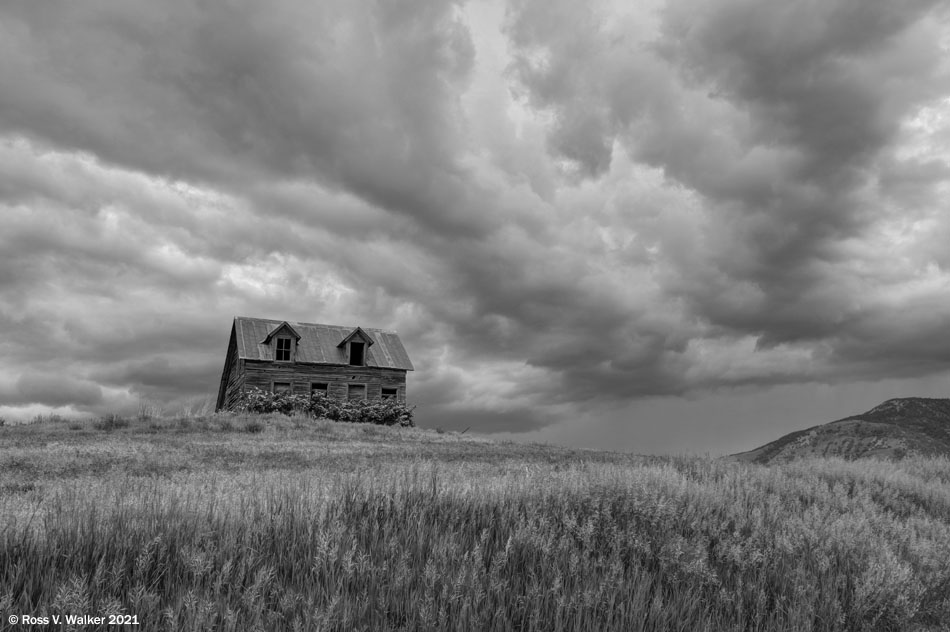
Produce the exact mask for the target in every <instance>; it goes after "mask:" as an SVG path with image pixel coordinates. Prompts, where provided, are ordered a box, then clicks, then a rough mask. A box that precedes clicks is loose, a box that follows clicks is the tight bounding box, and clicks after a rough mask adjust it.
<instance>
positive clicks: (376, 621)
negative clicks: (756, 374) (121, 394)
mask: <svg viewBox="0 0 950 632" xmlns="http://www.w3.org/2000/svg"><path fill="white" fill-rule="evenodd" d="M948 560H950V461H948V460H946V459H940V458H933V459H924V458H914V459H906V460H903V461H874V460H858V461H850V462H849V461H842V460H828V459H826V460H817V459H816V460H808V461H797V462H793V463H789V464H783V465H775V466H770V467H766V466H761V465H753V464H745V463H736V462H730V461H726V460H715V459H707V458H694V457H688V458H687V457H683V458H658V457H652V458H651V457H635V456H630V455H624V454H616V453H605V452H593V451H581V450H568V449H562V448H555V447H550V446H535V445H520V444H512V443H497V442H491V441H488V440H484V439H480V438H477V437H471V436H468V435H464V436H462V435H458V434H454V433H439V432H436V431H432V430H423V429H418V428H388V427H381V426H370V425H356V424H345V423H330V422H319V421H318V422H314V421H309V420H305V419H295V418H289V417H282V416H263V417H257V416H239V415H217V416H196V417H187V418H179V419H175V418H148V417H147V416H146V417H144V418H141V419H119V418H111V419H105V420H99V421H88V422H69V421H63V420H57V419H47V420H42V421H39V422H37V423H33V424H28V425H21V426H6V427H2V428H0V614H2V615H3V623H0V626H7V627H8V628H9V629H16V630H21V629H27V626H23V625H14V626H11V625H10V624H9V623H8V615H10V614H15V615H18V616H20V615H32V616H51V615H59V616H62V615H66V614H74V615H99V616H105V615H107V614H116V613H124V614H128V615H134V616H135V617H136V619H137V621H138V623H139V625H138V626H137V627H132V626H129V627H128V629H137V630H625V631H626V630H629V631H637V630H683V631H702V630H709V631H713V630H715V631H718V630H736V631H739V630H744V631H755V630H788V631H795V632H799V631H802V630H816V631H820V630H947V629H950V623H948V622H950V563H948ZM83 629H88V628H83ZM109 629H118V628H115V627H112V628H109Z"/></svg>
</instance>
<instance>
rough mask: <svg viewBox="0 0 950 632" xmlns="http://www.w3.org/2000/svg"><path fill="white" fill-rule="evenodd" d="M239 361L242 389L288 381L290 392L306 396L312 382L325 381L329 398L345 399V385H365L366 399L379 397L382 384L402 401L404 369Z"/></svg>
mask: <svg viewBox="0 0 950 632" xmlns="http://www.w3.org/2000/svg"><path fill="white" fill-rule="evenodd" d="M242 362H243V364H244V371H243V373H244V383H243V387H244V388H245V389H250V388H253V387H257V388H259V389H261V390H265V391H270V390H271V388H272V386H273V384H274V382H290V383H291V388H292V389H293V392H294V393H297V394H300V395H309V394H310V384H311V383H312V382H326V383H327V384H328V389H327V395H328V396H329V397H332V398H334V399H346V396H347V384H365V385H366V399H368V400H370V401H374V400H378V399H380V398H381V396H382V389H383V387H386V388H395V389H397V390H396V399H397V400H398V401H400V402H405V401H406V372H405V371H404V370H401V369H386V368H380V367H371V366H333V365H326V364H308V363H303V362H267V361H259V360H242Z"/></svg>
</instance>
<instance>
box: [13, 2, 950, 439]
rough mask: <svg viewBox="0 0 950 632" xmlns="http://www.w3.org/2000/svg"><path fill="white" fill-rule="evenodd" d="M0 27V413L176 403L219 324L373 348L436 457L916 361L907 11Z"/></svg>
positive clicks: (876, 373)
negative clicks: (329, 325)
mask: <svg viewBox="0 0 950 632" xmlns="http://www.w3.org/2000/svg"><path fill="white" fill-rule="evenodd" d="M0 16H2V20H0V59H3V60H4V61H3V63H2V64H0V82H2V83H3V85H9V86H16V89H12V90H5V91H3V92H2V93H0V171H2V173H3V174H4V177H3V178H0V216H2V217H3V221H4V225H3V230H2V231H0V327H2V331H3V332H4V333H3V334H2V336H0V352H2V354H3V355H4V357H5V358H7V359H9V360H10V363H9V365H8V366H14V363H15V365H16V366H23V367H26V373H24V374H25V375H31V376H33V377H30V378H29V379H28V380H27V381H26V382H23V383H22V384H21V382H20V379H21V376H20V374H19V373H16V372H15V371H14V370H13V369H10V368H7V369H3V368H0V389H2V393H3V397H4V401H3V402H0V405H6V406H12V405H22V406H26V405H28V404H29V405H41V404H42V405H45V406H48V407H55V406H61V405H62V406H67V407H68V406H72V407H73V408H74V409H76V410H86V411H89V412H96V413H98V412H107V411H108V410H109V409H110V408H113V409H119V408H121V409H123V410H125V409H130V408H134V406H135V405H136V403H137V402H138V401H141V400H150V401H155V402H157V403H158V404H159V405H162V404H163V403H164V404H166V405H170V406H179V405H182V406H185V405H189V402H197V401H199V400H200V398H201V397H202V394H203V393H212V394H213V393H214V392H215V389H216V388H217V380H218V377H219V372H220V368H221V364H222V363H223V355H224V350H225V346H226V337H227V333H228V327H229V326H230V322H231V318H232V317H233V316H235V315H249V316H262V317H272V318H279V319H289V320H302V321H315V322H340V323H347V322H354V323H362V324H365V325H373V326H382V327H390V328H395V329H398V330H399V331H400V332H401V334H402V337H403V339H404V341H405V343H406V345H407V347H408V348H409V351H410V354H411V356H412V357H413V360H414V363H415V364H416V366H417V368H418V370H417V371H416V372H415V373H413V374H411V375H410V393H411V397H412V398H413V399H414V400H415V401H416V403H418V404H419V405H420V415H421V417H420V418H421V419H422V418H424V419H425V420H426V421H425V424H427V425H441V426H443V427H446V428H449V427H451V428H453V429H458V430H460V429H462V428H463V427H464V426H465V425H471V426H472V427H473V430H475V429H480V430H486V431H511V432H528V431H531V430H537V429H538V428H541V427H542V426H546V425H549V424H550V423H552V420H554V419H568V418H573V419H577V420H579V422H578V423H581V422H582V421H583V420H584V419H586V418H589V417H590V416H591V415H593V414H595V413H594V412H591V411H595V410H600V409H601V408H603V407H605V406H606V407H607V408H610V410H611V411H612V412H610V415H611V416H612V417H616V418H620V417H622V415H623V412H622V411H623V407H624V406H626V405H628V403H629V402H631V401H634V400H636V401H640V400H642V399H643V398H646V397H650V396H657V395H660V396H679V395H682V394H690V393H700V392H707V391H709V390H710V389H721V388H729V387H732V386H736V385H749V386H753V387H765V386H768V385H771V384H801V383H805V382H809V381H818V382H827V383H835V382H841V381H848V380H865V379H868V380H872V379H879V378H882V377H886V376H895V375H899V376H901V377H905V378H912V377H914V376H915V375H916V376H919V375H927V374H931V373H932V372H933V371H937V370H940V369H939V367H940V366H941V365H942V363H945V362H946V360H947V359H948V351H947V349H946V348H945V345H942V344H941V343H940V342H939V341H940V340H942V339H943V336H942V334H941V333H940V332H941V331H944V330H946V327H947V326H948V324H950V311H948V308H947V307H946V305H947V302H946V298H945V297H946V296H947V292H946V289H947V287H950V277H948V273H947V271H948V270H950V258H948V257H950V255H948V254H947V249H946V248H945V245H944V244H945V243H946V241H947V239H950V222H947V221H946V219H945V218H944V217H943V214H942V212H941V208H942V204H943V199H944V198H945V192H946V181H947V177H948V173H950V172H948V165H950V159H948V156H947V154H946V150H945V149H944V148H945V147H946V138H950V124H948V123H947V121H950V117H948V114H947V111H948V110H947V106H946V102H945V98H946V95H947V94H948V93H950V84H948V81H950V73H948V70H950V69H948V66H947V64H946V62H945V61H944V60H945V59H946V50H945V48H946V41H947V37H946V33H947V31H948V27H947V23H946V12H945V11H944V9H943V8H942V6H941V5H940V4H939V3H938V2H936V1H924V0H915V1H914V2H912V3H910V4H906V3H905V4H904V5H901V7H900V8H895V7H894V6H891V5H889V4H886V3H884V2H879V1H872V2H863V3H853V2H845V1H843V0H842V1H832V2H828V3H824V4H822V5H821V6H817V5H816V6H812V5H808V6H805V5H789V4H788V3H783V2H778V1H777V0H776V1H771V0H770V1H767V2H753V1H752V0H714V1H712V2H693V1H692V0H669V1H667V2H659V1H657V2H654V3H652V4H650V5H649V6H643V5H638V6H637V7H630V8H625V7H621V6H619V5H617V4H616V3H613V4H610V3H607V2H593V3H577V2H573V1H571V0H546V1H544V2H542V1H540V0H515V1H512V2H510V3H508V4H507V5H503V4H502V3H500V2H494V1H486V2H478V3H474V2H469V3H465V2H452V3H445V2H437V1H435V0H403V1H400V2H396V3H389V4H385V3H384V4H379V3H371V2H362V1H357V2H344V1H342V0H341V1H333V2H324V3H319V4H306V3H300V2H294V1H292V0H280V1H279V2H276V3H269V4H267V5H266V6H264V5H260V4H255V3H251V2H237V3H225V4H209V3H204V2H188V1H185V2H179V3H175V5H174V6H166V5H161V6H159V5H156V4H154V3H152V4H148V3H143V2H116V1H111V0H94V1H93V2H83V3H76V2H57V3H54V4H53V5H50V6H44V7H42V8H40V7H39V6H37V5H36V3H31V2H26V1H23V0H15V1H14V2H8V3H6V4H4V6H3V8H2V9H0ZM58 375H63V376H68V378H67V379H68V380H71V381H68V382H64V384H65V385H66V386H64V388H63V389H61V391H60V392H61V393H64V394H69V395H68V396H66V395H56V396H48V397H40V396H39V391H40V390H41V387H40V386H38V385H40V384H45V383H47V382H44V381H43V380H46V379H47V378H51V376H58ZM36 376H41V377H42V380H41V379H39V378H38V377H36ZM23 379H26V378H23ZM21 386H22V387H23V388H21ZM24 388H25V390H24ZM94 388H99V389H100V390H99V391H98V395H96V391H94ZM31 389H32V390H31ZM24 393H26V394H24Z"/></svg>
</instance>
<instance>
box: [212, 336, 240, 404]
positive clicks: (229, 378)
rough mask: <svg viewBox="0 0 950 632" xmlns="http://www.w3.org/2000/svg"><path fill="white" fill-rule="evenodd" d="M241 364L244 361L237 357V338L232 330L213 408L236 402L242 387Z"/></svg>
mask: <svg viewBox="0 0 950 632" xmlns="http://www.w3.org/2000/svg"><path fill="white" fill-rule="evenodd" d="M243 364H244V361H243V360H239V359H238V354H237V340H236V339H235V336H234V331H233V330H232V331H231V341H230V342H229V343H228V353H227V355H226V356H225V360H224V370H223V371H222V372H221V385H220V387H219V388H218V402H217V405H216V406H215V410H222V409H225V410H227V409H231V408H233V407H234V406H235V405H236V404H237V402H238V400H239V399H240V397H241V393H242V392H243V388H244V371H243Z"/></svg>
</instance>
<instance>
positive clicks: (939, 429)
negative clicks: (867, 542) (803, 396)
mask: <svg viewBox="0 0 950 632" xmlns="http://www.w3.org/2000/svg"><path fill="white" fill-rule="evenodd" d="M915 454H919V455H925V456H934V455H946V456H950V399H931V398H925V397H902V398H897V399H889V400H887V401H886V402H884V403H882V404H879V405H877V406H875V407H874V408H872V409H871V410H869V411H867V412H866V413H862V414H860V415H852V416H850V417H845V418H844V419H839V420H837V421H832V422H830V423H826V424H823V425H820V426H814V427H812V428H807V429H805V430H799V431H797V432H792V433H790V434H787V435H785V436H784V437H781V438H779V439H776V440H775V441H772V442H771V443H767V444H765V445H764V446H762V447H760V448H756V449H755V450H750V451H748V452H742V453H740V454H734V455H733V456H732V458H734V459H737V460H739V461H746V462H752V463H785V462H788V461H792V460H794V459H798V458H802V457H807V456H839V457H842V458H846V459H856V458H860V457H865V456H876V457H882V458H901V457H903V456H908V455H915Z"/></svg>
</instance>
